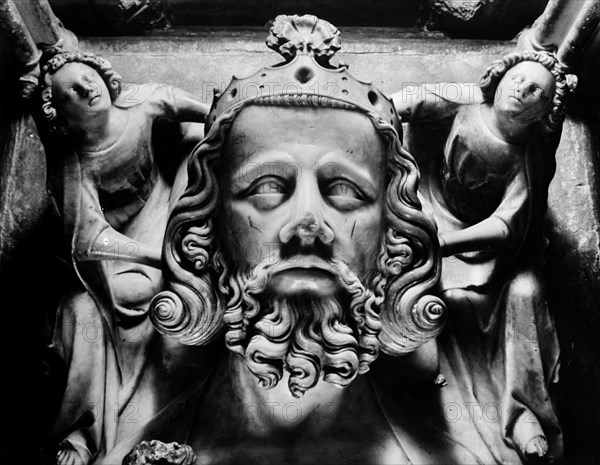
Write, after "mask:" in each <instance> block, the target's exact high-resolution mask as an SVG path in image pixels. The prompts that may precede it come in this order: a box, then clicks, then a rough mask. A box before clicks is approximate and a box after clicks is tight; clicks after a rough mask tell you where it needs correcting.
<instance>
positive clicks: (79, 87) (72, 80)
mask: <svg viewBox="0 0 600 465" xmlns="http://www.w3.org/2000/svg"><path fill="white" fill-rule="evenodd" d="M41 70H42V74H41V76H40V98H41V110H42V116H43V118H44V120H45V122H46V123H47V124H48V125H49V126H50V129H51V130H53V131H55V132H56V131H59V132H61V131H62V132H64V131H65V130H66V129H67V127H68V126H70V125H77V124H78V123H80V122H81V121H82V120H85V119H87V118H94V116H95V115H97V114H98V113H99V112H103V111H106V110H108V109H109V108H110V106H111V105H112V102H114V101H115V100H116V99H117V98H118V96H119V94H120V92H121V76H119V75H118V74H117V73H116V72H115V71H114V70H113V68H112V66H111V65H110V63H109V62H108V61H106V60H105V59H103V58H100V57H98V56H96V55H94V54H92V53H83V52H78V51H56V50H54V51H53V54H51V55H49V56H44V57H43V58H42V67H41Z"/></svg>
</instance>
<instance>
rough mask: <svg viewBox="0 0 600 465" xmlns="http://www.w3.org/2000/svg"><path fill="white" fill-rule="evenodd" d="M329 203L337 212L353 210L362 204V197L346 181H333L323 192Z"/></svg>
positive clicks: (355, 188)
mask: <svg viewBox="0 0 600 465" xmlns="http://www.w3.org/2000/svg"><path fill="white" fill-rule="evenodd" d="M325 196H326V197H327V199H328V200H329V203H331V205H333V206H334V207H335V208H337V209H338V210H354V209H356V208H358V207H360V206H361V205H362V204H363V199H364V197H363V195H362V194H361V193H360V191H359V189H358V188H357V187H355V186H354V185H353V184H351V183H350V182H348V181H342V180H337V181H333V182H332V183H331V184H330V185H329V186H328V187H327V190H326V192H325Z"/></svg>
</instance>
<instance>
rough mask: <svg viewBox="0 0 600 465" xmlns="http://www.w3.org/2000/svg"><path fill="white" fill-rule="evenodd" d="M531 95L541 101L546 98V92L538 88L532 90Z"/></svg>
mask: <svg viewBox="0 0 600 465" xmlns="http://www.w3.org/2000/svg"><path fill="white" fill-rule="evenodd" d="M531 93H532V94H533V95H534V96H536V97H537V98H539V99H542V100H543V99H545V98H546V94H545V93H544V91H543V90H542V89H540V88H539V87H537V86H535V87H533V88H532V89H531Z"/></svg>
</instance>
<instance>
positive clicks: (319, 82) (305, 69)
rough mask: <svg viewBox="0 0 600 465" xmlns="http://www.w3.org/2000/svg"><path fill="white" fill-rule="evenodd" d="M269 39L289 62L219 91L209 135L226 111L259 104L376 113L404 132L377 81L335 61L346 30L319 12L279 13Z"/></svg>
mask: <svg viewBox="0 0 600 465" xmlns="http://www.w3.org/2000/svg"><path fill="white" fill-rule="evenodd" d="M266 43H267V46H268V47H269V48H271V49H273V50H275V51H276V52H277V53H279V54H280V55H281V56H282V57H283V58H284V60H285V61H284V62H282V63H278V64H276V65H273V66H269V67H265V68H262V69H260V70H259V71H258V72H256V73H254V74H252V75H251V76H248V77H245V78H237V77H235V76H234V77H233V79H232V80H231V82H230V83H229V86H228V87H227V89H225V91H223V92H222V93H217V92H215V97H214V100H213V104H212V107H211V111H210V113H209V116H208V118H207V123H206V132H207V133H208V131H209V130H210V127H211V126H212V125H213V124H214V122H215V121H216V120H217V118H219V117H220V116H221V115H223V114H224V113H228V112H229V111H230V110H231V111H233V110H234V109H236V108H238V107H239V106H244V105H247V104H250V103H253V104H257V105H277V106H327V107H331V108H342V109H351V110H359V111H363V112H374V113H375V114H376V115H377V116H378V117H379V118H380V119H381V120H383V121H385V122H386V123H389V124H391V125H392V126H393V127H394V128H395V129H396V131H397V132H398V134H400V135H401V134H402V125H401V122H400V118H399V117H398V115H397V113H396V110H395V108H394V104H393V103H392V101H391V100H390V99H389V98H388V97H386V96H385V95H384V94H383V93H381V91H379V90H378V89H377V88H376V87H374V86H373V85H372V84H371V83H368V82H363V81H360V80H358V79H356V78H355V77H354V76H352V75H351V74H350V73H349V72H348V65H346V64H343V63H340V64H338V65H334V64H332V63H331V62H330V60H331V59H332V58H333V56H334V55H335V53H336V52H337V51H338V50H340V48H341V41H340V31H339V30H338V29H337V28H336V27H335V26H333V25H332V24H331V23H328V22H327V21H324V20H322V19H319V18H317V17H316V16H313V15H303V16H298V15H293V16H291V15H279V16H277V17H276V18H275V21H274V22H273V25H272V26H271V29H270V35H269V37H268V38H267V41H266Z"/></svg>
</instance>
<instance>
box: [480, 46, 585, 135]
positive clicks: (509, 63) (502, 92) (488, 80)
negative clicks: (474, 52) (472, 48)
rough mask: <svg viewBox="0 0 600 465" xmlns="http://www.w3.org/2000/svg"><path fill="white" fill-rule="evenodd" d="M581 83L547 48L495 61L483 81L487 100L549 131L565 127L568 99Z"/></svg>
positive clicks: (484, 94)
mask: <svg viewBox="0 0 600 465" xmlns="http://www.w3.org/2000/svg"><path fill="white" fill-rule="evenodd" d="M576 84H577V80H576V78H575V76H573V75H568V76H567V75H565V68H564V66H563V65H561V64H560V63H559V62H558V60H557V59H556V57H555V56H554V55H552V54H551V53H547V52H532V51H526V52H517V53H511V54H509V55H506V56H505V57H503V58H502V59H501V60H498V61H496V62H495V63H493V64H492V65H491V66H490V67H489V68H488V70H487V71H486V73H485V74H484V75H483V77H482V78H481V81H480V87H481V91H482V92H483V97H484V99H485V101H486V102H490V103H493V104H494V108H496V109H497V110H499V111H506V112H508V113H510V114H511V115H514V118H517V119H521V120H523V122H524V123H527V124H531V123H536V122H540V123H541V124H542V127H543V128H544V129H545V130H546V131H549V132H552V131H555V130H557V129H558V128H560V127H561V124H562V122H563V119H564V116H565V103H566V100H567V97H568V96H569V94H570V93H572V92H573V91H574V89H575V86H576Z"/></svg>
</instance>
